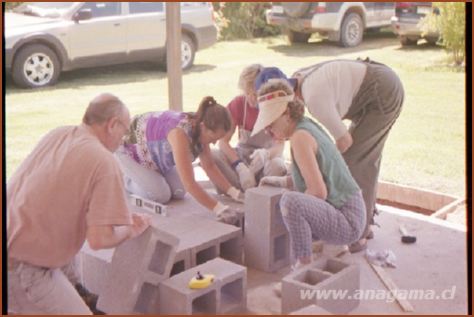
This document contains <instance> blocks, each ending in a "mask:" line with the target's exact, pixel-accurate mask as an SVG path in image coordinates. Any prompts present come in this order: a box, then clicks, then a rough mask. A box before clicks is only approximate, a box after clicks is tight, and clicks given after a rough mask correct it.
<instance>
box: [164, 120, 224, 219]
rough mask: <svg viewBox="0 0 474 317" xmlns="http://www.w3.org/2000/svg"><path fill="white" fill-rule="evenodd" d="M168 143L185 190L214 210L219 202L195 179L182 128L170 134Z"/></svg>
mask: <svg viewBox="0 0 474 317" xmlns="http://www.w3.org/2000/svg"><path fill="white" fill-rule="evenodd" d="M168 142H169V143H170V145H171V149H172V151H173V157H174V161H175V164H176V170H177V171H178V175H179V177H180V179H181V182H182V183H183V186H184V189H185V190H186V191H187V192H188V193H189V194H190V195H191V196H193V197H194V198H195V199H196V200H197V201H198V202H199V203H200V204H201V205H203V206H205V207H206V208H208V209H210V210H212V209H213V208H214V207H215V206H216V205H217V200H215V199H214V198H212V197H211V196H210V195H209V194H208V193H207V192H206V191H205V190H204V189H203V188H202V187H201V186H200V185H199V184H198V183H197V182H196V179H195V178H194V170H193V165H192V156H191V155H192V154H191V152H190V148H189V146H190V143H189V140H188V138H187V136H186V134H185V132H184V131H183V130H182V129H180V128H175V129H172V130H171V131H170V132H169V133H168Z"/></svg>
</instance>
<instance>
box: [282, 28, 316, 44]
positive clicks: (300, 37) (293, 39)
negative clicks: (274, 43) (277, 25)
mask: <svg viewBox="0 0 474 317" xmlns="http://www.w3.org/2000/svg"><path fill="white" fill-rule="evenodd" d="M287 35H288V41H290V43H307V42H308V40H309V38H310V36H311V34H308V33H301V32H295V31H292V30H288V32H287Z"/></svg>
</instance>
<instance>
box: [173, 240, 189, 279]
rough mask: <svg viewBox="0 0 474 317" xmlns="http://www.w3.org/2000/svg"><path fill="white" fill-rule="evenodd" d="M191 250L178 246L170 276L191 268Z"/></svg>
mask: <svg viewBox="0 0 474 317" xmlns="http://www.w3.org/2000/svg"><path fill="white" fill-rule="evenodd" d="M191 266H192V265H191V250H190V249H181V248H180V247H179V246H178V250H177V251H176V255H175V257H174V263H173V267H172V268H171V272H170V277H171V276H173V275H176V274H179V273H181V272H184V271H186V270H188V269H190V268H191Z"/></svg>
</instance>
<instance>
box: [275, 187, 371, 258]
mask: <svg viewBox="0 0 474 317" xmlns="http://www.w3.org/2000/svg"><path fill="white" fill-rule="evenodd" d="M280 208H281V213H282V216H283V220H284V222H285V225H286V227H287V229H288V231H289V233H290V239H291V246H292V250H293V254H294V256H295V258H296V259H300V258H303V257H310V256H311V253H312V248H311V245H312V241H313V239H314V240H322V241H325V242H328V243H331V244H340V245H345V244H350V243H353V242H356V241H358V240H359V238H360V236H361V235H362V233H363V231H364V229H365V225H366V210H365V204H364V199H363V197H362V193H361V192H360V191H359V192H357V193H355V194H353V195H352V196H351V197H350V198H349V199H348V200H347V201H346V203H345V204H344V205H343V206H342V207H341V208H339V209H337V208H335V207H334V206H333V205H331V204H329V203H328V202H327V201H325V200H322V199H320V198H317V197H315V196H311V195H307V194H303V193H299V192H286V193H285V194H283V196H282V198H281V200H280Z"/></svg>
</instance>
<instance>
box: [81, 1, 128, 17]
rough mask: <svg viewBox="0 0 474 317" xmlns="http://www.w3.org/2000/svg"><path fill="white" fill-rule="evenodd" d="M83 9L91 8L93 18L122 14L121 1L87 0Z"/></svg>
mask: <svg viewBox="0 0 474 317" xmlns="http://www.w3.org/2000/svg"><path fill="white" fill-rule="evenodd" d="M81 9H90V10H91V12H92V18H102V17H109V16H114V15H120V13H121V2H86V3H85V4H84V6H83V7H82V8H81Z"/></svg>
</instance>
